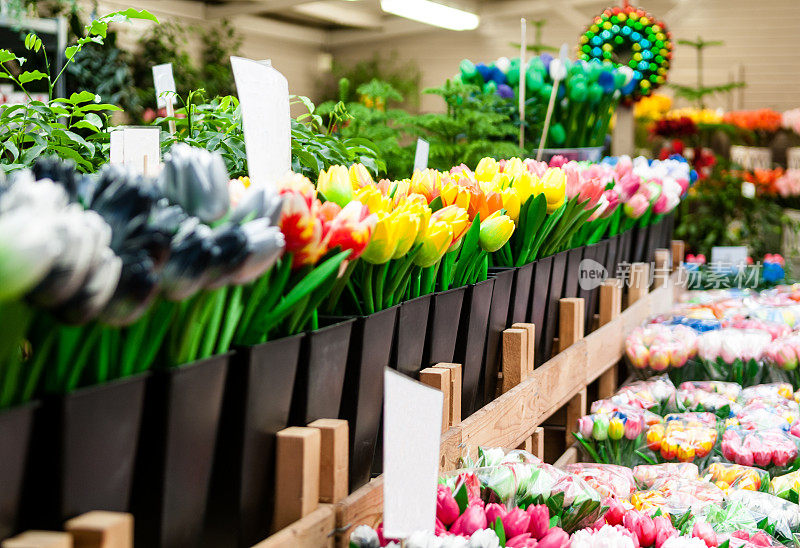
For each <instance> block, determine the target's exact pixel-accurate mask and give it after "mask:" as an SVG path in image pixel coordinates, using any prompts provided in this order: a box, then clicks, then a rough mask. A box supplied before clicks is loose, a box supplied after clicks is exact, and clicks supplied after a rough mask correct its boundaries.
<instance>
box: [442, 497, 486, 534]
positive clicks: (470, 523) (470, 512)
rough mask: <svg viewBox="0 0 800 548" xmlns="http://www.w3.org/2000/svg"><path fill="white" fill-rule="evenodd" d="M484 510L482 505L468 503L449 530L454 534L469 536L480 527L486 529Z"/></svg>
mask: <svg viewBox="0 0 800 548" xmlns="http://www.w3.org/2000/svg"><path fill="white" fill-rule="evenodd" d="M486 526H487V523H486V512H485V511H484V510H483V507H481V506H479V505H477V504H470V505H469V506H467V509H466V510H464V513H463V514H461V515H460V516H458V519H457V520H456V521H455V522H454V523H453V526H452V527H450V532H451V533H452V534H454V535H462V536H467V537H468V536H471V535H472V533H474V532H475V531H478V530H480V529H486Z"/></svg>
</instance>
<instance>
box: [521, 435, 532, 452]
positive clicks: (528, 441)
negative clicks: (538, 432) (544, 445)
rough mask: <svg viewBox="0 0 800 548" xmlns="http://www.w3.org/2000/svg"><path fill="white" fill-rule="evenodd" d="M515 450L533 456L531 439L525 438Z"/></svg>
mask: <svg viewBox="0 0 800 548" xmlns="http://www.w3.org/2000/svg"><path fill="white" fill-rule="evenodd" d="M517 449H519V450H520V451H527V452H528V453H531V454H533V437H530V438H525V441H523V442H522V443H520V444H519V446H518V447H517Z"/></svg>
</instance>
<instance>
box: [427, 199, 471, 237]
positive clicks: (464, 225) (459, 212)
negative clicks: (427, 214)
mask: <svg viewBox="0 0 800 548" xmlns="http://www.w3.org/2000/svg"><path fill="white" fill-rule="evenodd" d="M439 222H444V223H447V224H448V225H449V226H450V228H451V229H452V234H453V240H452V242H451V247H457V246H458V244H460V243H461V238H462V237H463V236H464V234H466V232H467V229H468V228H469V215H468V214H467V211H466V210H464V209H462V208H460V207H457V206H454V205H451V206H447V207H443V208H442V209H440V210H439V211H435V212H434V213H433V214H432V215H431V223H439Z"/></svg>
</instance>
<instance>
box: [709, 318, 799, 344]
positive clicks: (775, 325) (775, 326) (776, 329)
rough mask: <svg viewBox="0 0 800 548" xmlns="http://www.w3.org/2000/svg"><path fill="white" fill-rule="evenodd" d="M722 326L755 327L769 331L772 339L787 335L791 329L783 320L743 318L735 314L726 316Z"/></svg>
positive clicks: (736, 327)
mask: <svg viewBox="0 0 800 548" xmlns="http://www.w3.org/2000/svg"><path fill="white" fill-rule="evenodd" d="M722 327H733V328H735V329H756V330H759V331H766V332H767V333H769V335H770V337H772V340H773V341H774V340H775V339H778V338H781V337H785V336H786V335H789V334H790V333H791V332H792V330H791V328H790V327H789V326H788V325H786V324H785V323H783V322H780V323H779V322H773V321H769V320H762V319H759V318H743V317H741V316H736V317H733V318H726V319H724V320H723V321H722Z"/></svg>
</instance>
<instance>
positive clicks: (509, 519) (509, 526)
mask: <svg viewBox="0 0 800 548" xmlns="http://www.w3.org/2000/svg"><path fill="white" fill-rule="evenodd" d="M530 521H531V516H530V514H528V513H527V512H526V511H525V510H523V509H522V508H514V509H513V510H511V511H510V512H509V513H507V514H506V515H505V516H504V517H503V530H504V531H505V533H506V536H507V537H508V538H513V537H516V536H517V535H521V534H522V533H527V532H528V524H529V523H530ZM537 540H538V539H537Z"/></svg>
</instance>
